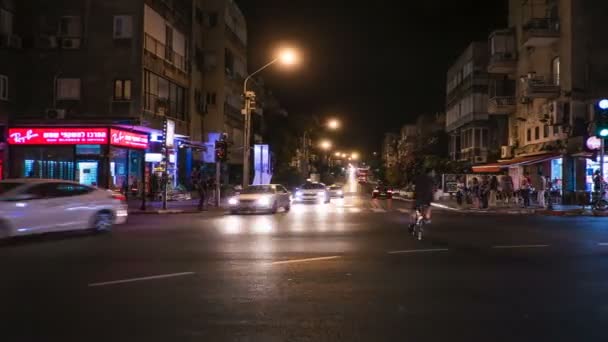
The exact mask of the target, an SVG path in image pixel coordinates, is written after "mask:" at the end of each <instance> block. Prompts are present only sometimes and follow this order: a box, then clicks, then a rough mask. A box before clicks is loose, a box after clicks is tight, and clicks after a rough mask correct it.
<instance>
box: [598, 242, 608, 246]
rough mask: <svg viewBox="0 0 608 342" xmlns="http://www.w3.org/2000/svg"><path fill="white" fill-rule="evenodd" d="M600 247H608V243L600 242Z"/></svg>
mask: <svg viewBox="0 0 608 342" xmlns="http://www.w3.org/2000/svg"><path fill="white" fill-rule="evenodd" d="M597 245H598V246H608V242H598V244H597Z"/></svg>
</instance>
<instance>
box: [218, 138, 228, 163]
mask: <svg viewBox="0 0 608 342" xmlns="http://www.w3.org/2000/svg"><path fill="white" fill-rule="evenodd" d="M215 160H216V161H219V162H224V161H227V160H228V143H227V142H226V141H224V140H218V141H216V142H215Z"/></svg>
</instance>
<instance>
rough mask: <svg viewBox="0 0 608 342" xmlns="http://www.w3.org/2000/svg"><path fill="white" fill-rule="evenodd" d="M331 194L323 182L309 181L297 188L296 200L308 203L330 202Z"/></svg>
mask: <svg viewBox="0 0 608 342" xmlns="http://www.w3.org/2000/svg"><path fill="white" fill-rule="evenodd" d="M330 199H331V195H330V193H329V190H328V189H327V187H326V186H325V184H323V183H316V182H309V183H305V184H303V185H302V186H301V187H299V188H298V189H297V190H296V195H295V197H294V201H296V202H308V203H329V201H330Z"/></svg>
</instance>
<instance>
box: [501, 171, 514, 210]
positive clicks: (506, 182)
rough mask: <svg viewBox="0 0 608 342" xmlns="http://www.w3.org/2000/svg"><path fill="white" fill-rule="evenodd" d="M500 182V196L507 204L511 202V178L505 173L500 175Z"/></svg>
mask: <svg viewBox="0 0 608 342" xmlns="http://www.w3.org/2000/svg"><path fill="white" fill-rule="evenodd" d="M501 182H502V185H501V188H502V196H503V197H504V201H505V205H507V206H508V205H509V204H511V200H512V199H513V178H511V176H510V175H508V174H506V175H504V176H502V178H501Z"/></svg>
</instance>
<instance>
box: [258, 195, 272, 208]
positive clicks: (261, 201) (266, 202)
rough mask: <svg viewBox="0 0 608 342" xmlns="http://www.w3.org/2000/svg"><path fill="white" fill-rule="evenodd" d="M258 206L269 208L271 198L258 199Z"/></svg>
mask: <svg viewBox="0 0 608 342" xmlns="http://www.w3.org/2000/svg"><path fill="white" fill-rule="evenodd" d="M258 205H261V206H268V205H270V197H266V196H265V197H261V198H260V199H258Z"/></svg>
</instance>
